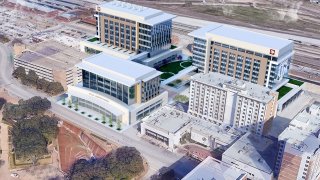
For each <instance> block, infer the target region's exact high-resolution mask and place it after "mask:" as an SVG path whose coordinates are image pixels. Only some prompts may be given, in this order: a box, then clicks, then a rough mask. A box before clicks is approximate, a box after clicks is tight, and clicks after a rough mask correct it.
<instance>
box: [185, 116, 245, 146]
mask: <svg viewBox="0 0 320 180" xmlns="http://www.w3.org/2000/svg"><path fill="white" fill-rule="evenodd" d="M191 127H192V130H191V131H197V132H198V133H201V134H205V135H209V136H212V137H214V138H215V139H216V141H220V142H223V143H224V144H232V143H233V142H234V141H236V140H237V139H238V138H240V137H241V135H242V133H241V131H237V130H235V129H234V128H231V127H230V126H222V125H221V126H218V125H216V124H213V123H212V122H209V121H205V120H200V119H195V120H194V121H193V122H192V124H191Z"/></svg>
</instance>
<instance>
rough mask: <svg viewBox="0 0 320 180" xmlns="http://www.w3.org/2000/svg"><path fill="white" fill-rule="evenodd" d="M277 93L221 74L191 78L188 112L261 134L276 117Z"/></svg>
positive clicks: (211, 120)
mask: <svg viewBox="0 0 320 180" xmlns="http://www.w3.org/2000/svg"><path fill="white" fill-rule="evenodd" d="M277 97H278V93H277V92H275V91H272V90H270V89H268V88H266V87H263V86H260V85H257V84H253V83H249V82H245V81H241V80H237V79H235V78H232V77H229V76H225V75H222V74H219V73H213V72H211V73H208V74H197V75H195V76H192V78H191V86H190V101H189V109H188V113H189V114H191V115H193V116H195V117H200V118H202V119H205V120H208V121H210V122H213V123H215V124H219V125H220V124H228V125H231V126H234V127H235V128H238V129H240V130H243V131H245V132H247V131H249V132H252V133H256V134H259V135H262V134H263V132H265V131H266V130H267V129H268V127H269V124H270V120H272V119H273V118H274V116H276V110H277V99H278V98H277Z"/></svg>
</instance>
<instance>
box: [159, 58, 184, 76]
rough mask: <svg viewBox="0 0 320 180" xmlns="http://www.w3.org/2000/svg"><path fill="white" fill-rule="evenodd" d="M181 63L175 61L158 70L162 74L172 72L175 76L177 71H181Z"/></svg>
mask: <svg viewBox="0 0 320 180" xmlns="http://www.w3.org/2000/svg"><path fill="white" fill-rule="evenodd" d="M180 63H181V61H175V62H172V63H169V64H166V65H164V66H161V67H160V68H159V70H160V71H162V72H172V73H174V74H177V73H178V72H179V71H181V70H182V69H183V68H182V67H181V66H180Z"/></svg>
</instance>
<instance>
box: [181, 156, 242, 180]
mask: <svg viewBox="0 0 320 180" xmlns="http://www.w3.org/2000/svg"><path fill="white" fill-rule="evenodd" d="M200 179H201V180H209V179H211V180H213V179H217V180H220V179H221V180H222V179H226V180H246V179H247V173H246V172H244V171H242V170H240V169H237V168H236V167H235V166H234V165H232V164H228V163H225V162H222V161H219V160H217V159H215V158H213V157H211V156H208V157H207V158H206V159H205V160H204V161H202V162H201V163H200V164H199V165H198V166H197V167H195V168H194V169H193V170H192V171H190V172H189V173H188V174H187V175H186V176H185V177H183V178H182V180H200Z"/></svg>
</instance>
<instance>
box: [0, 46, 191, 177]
mask: <svg viewBox="0 0 320 180" xmlns="http://www.w3.org/2000/svg"><path fill="white" fill-rule="evenodd" d="M9 54H10V50H8V49H7V48H6V47H5V46H4V45H2V44H0V87H5V89H6V90H7V91H8V92H10V93H11V94H12V95H15V96H18V97H20V98H22V99H28V98H30V97H33V96H41V97H45V96H46V95H45V94H43V93H40V92H37V91H35V90H33V89H30V88H26V87H25V86H23V85H21V84H19V82H18V81H16V80H15V79H13V78H12V77H11V74H12V63H11V62H10V60H9V57H10V56H9ZM49 99H51V98H49ZM51 103H52V108H51V111H52V112H53V113H54V114H56V115H57V116H59V117H61V118H63V119H65V120H67V121H68V122H69V123H72V124H75V125H77V126H79V127H81V128H83V129H85V130H88V131H91V132H92V133H94V134H96V135H98V136H100V137H102V138H106V139H108V140H111V141H114V142H116V143H118V144H119V145H122V146H133V147H136V148H137V149H138V150H139V151H140V152H141V154H142V155H143V157H144V158H145V159H146V160H147V162H148V165H149V171H148V174H147V176H146V179H148V177H150V176H151V175H153V174H154V173H156V172H157V171H158V170H159V169H160V168H162V167H169V166H171V165H172V164H173V163H175V162H177V161H179V160H180V159H181V158H182V155H178V154H175V153H172V152H170V151H167V150H165V149H163V148H159V147H158V146H155V145H152V144H150V143H149V142H147V141H144V140H142V139H141V138H139V137H138V136H136V134H135V133H136V132H135V130H134V129H133V128H131V129H129V130H128V132H123V133H118V132H116V131H114V130H111V129H109V128H107V127H105V126H102V125H101V124H97V122H95V121H92V120H89V119H87V118H85V117H83V116H81V115H79V114H77V113H75V112H73V111H71V110H68V109H67V108H64V107H62V106H61V105H58V104H56V103H55V102H54V101H53V100H51ZM181 161H183V162H182V164H188V163H186V162H185V159H183V160H181ZM190 162H191V161H190ZM184 170H185V169H184V168H182V169H181V168H177V169H175V171H176V172H177V173H181V174H183V173H185V172H179V171H184Z"/></svg>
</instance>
